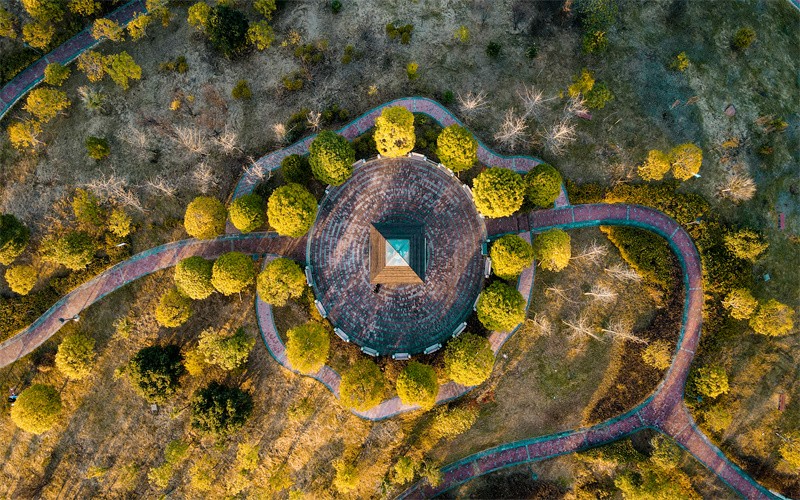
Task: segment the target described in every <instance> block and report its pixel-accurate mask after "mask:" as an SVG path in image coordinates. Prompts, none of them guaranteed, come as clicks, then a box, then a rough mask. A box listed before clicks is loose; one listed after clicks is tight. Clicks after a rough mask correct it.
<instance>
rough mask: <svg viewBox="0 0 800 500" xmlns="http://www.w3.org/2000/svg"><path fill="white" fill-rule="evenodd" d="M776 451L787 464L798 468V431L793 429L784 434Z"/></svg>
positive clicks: (799, 462)
mask: <svg viewBox="0 0 800 500" xmlns="http://www.w3.org/2000/svg"><path fill="white" fill-rule="evenodd" d="M778 451H779V452H780V454H781V457H782V458H783V459H784V460H786V462H788V463H789V465H791V466H792V467H794V468H795V469H800V432H798V431H794V432H791V433H789V434H788V435H786V436H785V437H784V439H783V440H782V442H781V445H780V447H779V448H778Z"/></svg>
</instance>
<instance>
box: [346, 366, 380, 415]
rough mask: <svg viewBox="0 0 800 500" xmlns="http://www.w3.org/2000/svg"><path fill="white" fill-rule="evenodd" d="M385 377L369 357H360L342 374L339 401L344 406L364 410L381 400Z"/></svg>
mask: <svg viewBox="0 0 800 500" xmlns="http://www.w3.org/2000/svg"><path fill="white" fill-rule="evenodd" d="M385 392H386V378H385V377H384V376H383V372H381V369H380V368H379V367H378V365H376V364H375V363H374V362H373V361H372V360H370V359H360V360H358V361H356V362H355V363H354V364H353V365H352V366H351V367H350V368H348V369H347V370H345V372H344V373H343V374H342V383H341V385H340V386H339V401H340V402H341V403H342V406H344V407H345V408H352V409H354V410H356V411H366V410H369V409H370V408H372V407H373V406H375V405H377V404H378V403H380V402H381V401H382V400H383V395H384V393H385Z"/></svg>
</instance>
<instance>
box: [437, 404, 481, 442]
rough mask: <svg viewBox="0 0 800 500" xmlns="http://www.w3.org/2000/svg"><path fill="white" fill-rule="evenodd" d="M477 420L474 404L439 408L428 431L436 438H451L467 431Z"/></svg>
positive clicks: (476, 410)
mask: <svg viewBox="0 0 800 500" xmlns="http://www.w3.org/2000/svg"><path fill="white" fill-rule="evenodd" d="M477 420H478V409H477V408H475V407H474V406H467V407H457V408H451V409H449V410H447V409H444V408H441V409H440V410H439V411H437V412H436V414H435V415H434V416H433V420H432V421H431V427H430V433H431V435H432V436H433V437H434V438H436V439H452V438H454V437H456V436H459V435H461V434H463V433H465V432H467V431H468V430H469V429H470V428H471V427H472V426H473V425H475V422H476V421H477Z"/></svg>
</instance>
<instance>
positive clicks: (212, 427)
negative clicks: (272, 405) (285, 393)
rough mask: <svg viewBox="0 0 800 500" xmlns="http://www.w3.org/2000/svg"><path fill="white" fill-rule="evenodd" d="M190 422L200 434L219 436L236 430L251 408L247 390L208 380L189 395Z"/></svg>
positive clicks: (243, 422)
mask: <svg viewBox="0 0 800 500" xmlns="http://www.w3.org/2000/svg"><path fill="white" fill-rule="evenodd" d="M191 404H192V416H191V426H192V428H193V429H194V430H196V431H198V432H200V433H202V434H210V435H212V436H216V437H223V436H227V435H230V434H231V433H233V432H235V431H237V430H239V429H240V428H241V427H242V426H243V425H244V424H245V422H247V419H248V418H249V417H250V414H251V413H252V412H253V398H252V396H250V394H249V393H247V392H245V391H243V390H241V389H239V388H236V387H227V386H224V385H222V384H220V383H218V382H211V383H210V384H209V385H208V386H206V387H204V388H202V389H199V390H198V391H197V392H195V393H194V396H193V397H192V403H191Z"/></svg>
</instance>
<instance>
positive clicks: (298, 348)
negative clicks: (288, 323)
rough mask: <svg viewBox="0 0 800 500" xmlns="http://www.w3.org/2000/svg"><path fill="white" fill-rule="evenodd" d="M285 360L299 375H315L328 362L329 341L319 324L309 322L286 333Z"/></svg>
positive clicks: (326, 332)
mask: <svg viewBox="0 0 800 500" xmlns="http://www.w3.org/2000/svg"><path fill="white" fill-rule="evenodd" d="M286 337H287V340H286V358H287V359H288V360H289V363H290V364H291V365H292V368H294V369H295V370H297V371H299V372H301V373H316V372H317V371H319V369H320V368H322V366H323V365H324V364H325V362H326V361H327V360H328V352H329V351H330V348H331V339H330V335H329V334H328V331H327V330H326V329H325V327H324V326H322V325H321V324H320V323H317V322H314V321H309V322H308V323H306V324H304V325H300V326H297V327H294V328H292V329H291V330H289V331H288V332H286Z"/></svg>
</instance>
